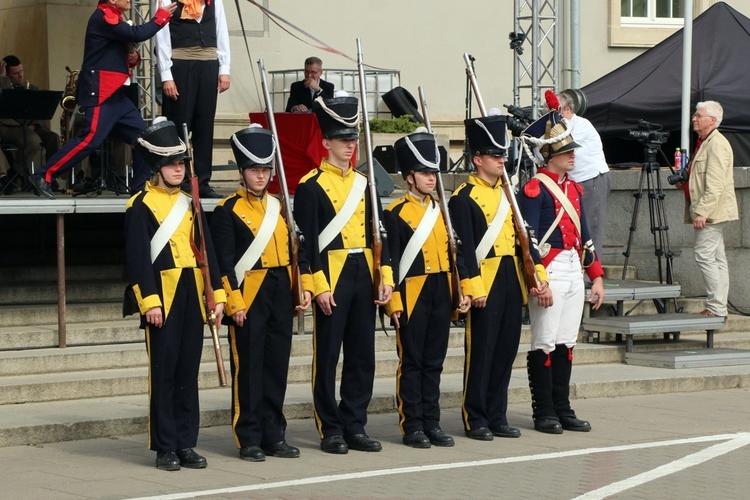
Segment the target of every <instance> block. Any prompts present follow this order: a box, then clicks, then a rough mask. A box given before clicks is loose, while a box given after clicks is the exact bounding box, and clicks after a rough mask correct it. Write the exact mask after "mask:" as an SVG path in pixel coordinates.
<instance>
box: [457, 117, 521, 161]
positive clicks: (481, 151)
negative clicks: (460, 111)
mask: <svg viewBox="0 0 750 500" xmlns="http://www.w3.org/2000/svg"><path fill="white" fill-rule="evenodd" d="M464 127H465V128H466V138H467V139H468V140H469V150H470V151H471V155H472V156H478V155H495V156H501V155H502V156H505V155H506V154H507V151H508V146H510V138H509V137H508V125H507V123H505V117H504V116H502V115H492V116H483V117H481V118H467V119H466V120H464Z"/></svg>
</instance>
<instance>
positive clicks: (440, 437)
mask: <svg viewBox="0 0 750 500" xmlns="http://www.w3.org/2000/svg"><path fill="white" fill-rule="evenodd" d="M424 434H425V436H427V439H429V440H430V443H432V444H434V445H435V446H453V445H455V444H456V442H455V441H454V440H453V438H452V437H451V436H449V435H448V434H446V433H445V431H444V430H443V429H441V428H440V427H435V428H434V429H427V430H426V431H424Z"/></svg>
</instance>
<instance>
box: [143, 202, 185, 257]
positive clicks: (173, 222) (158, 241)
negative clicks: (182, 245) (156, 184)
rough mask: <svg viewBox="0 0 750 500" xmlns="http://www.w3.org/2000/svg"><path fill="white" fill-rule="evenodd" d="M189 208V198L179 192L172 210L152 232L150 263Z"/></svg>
mask: <svg viewBox="0 0 750 500" xmlns="http://www.w3.org/2000/svg"><path fill="white" fill-rule="evenodd" d="M189 208H190V198H188V197H187V195H185V194H183V193H180V194H179V195H177V201H176V202H175V204H174V206H172V210H170V211H169V215H167V218H166V219H164V222H163V223H162V224H161V225H160V226H159V229H157V230H156V233H154V237H153V238H151V263H152V264H153V263H154V262H155V261H156V258H157V257H158V256H159V254H160V253H161V251H162V250H163V249H164V247H165V246H166V245H167V243H169V239H170V238H171V237H172V235H173V234H174V233H175V231H177V228H178V227H179V226H180V222H182V218H183V217H184V216H185V213H186V212H187V211H188V209H189Z"/></svg>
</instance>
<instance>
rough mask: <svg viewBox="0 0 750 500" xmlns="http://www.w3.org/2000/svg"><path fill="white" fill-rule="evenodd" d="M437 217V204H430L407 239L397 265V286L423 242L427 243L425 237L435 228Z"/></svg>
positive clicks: (438, 213) (438, 210) (438, 212)
mask: <svg viewBox="0 0 750 500" xmlns="http://www.w3.org/2000/svg"><path fill="white" fill-rule="evenodd" d="M439 215H440V208H439V207H438V206H437V203H433V202H430V207H429V208H428V209H427V210H426V211H425V213H424V215H423V216H422V220H421V221H419V226H417V230H416V231H414V234H413V235H412V237H411V238H409V243H407V244H406V248H405V249H404V253H403V254H402V255H401V260H400V262H399V264H398V284H399V285H400V284H401V282H402V281H404V277H405V276H406V273H407V272H409V268H410V267H411V265H412V263H413V262H414V259H416V258H417V254H418V253H419V252H420V251H421V250H422V246H423V245H424V242H425V241H427V237H428V236H429V235H430V233H432V228H434V227H435V222H437V220H438V216H439Z"/></svg>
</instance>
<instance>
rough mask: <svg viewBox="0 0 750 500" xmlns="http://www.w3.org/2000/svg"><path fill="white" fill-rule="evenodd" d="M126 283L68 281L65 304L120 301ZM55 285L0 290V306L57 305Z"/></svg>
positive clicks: (45, 283) (35, 285)
mask: <svg viewBox="0 0 750 500" xmlns="http://www.w3.org/2000/svg"><path fill="white" fill-rule="evenodd" d="M126 286H127V283H126V282H125V281H112V280H107V281H104V280H97V281H73V282H71V281H68V283H67V285H66V289H65V297H66V302H67V304H76V303H79V304H80V303H85V302H100V301H111V302H117V301H122V297H123V294H124V292H125V287H126ZM57 297H58V291H57V283H55V282H49V281H46V282H37V283H30V284H24V285H15V286H4V287H1V288H0V304H4V305H6V306H9V305H23V304H32V305H40V304H57Z"/></svg>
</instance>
